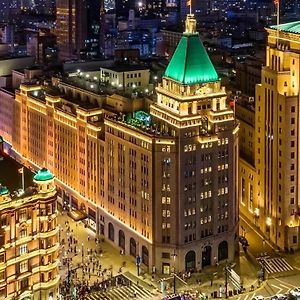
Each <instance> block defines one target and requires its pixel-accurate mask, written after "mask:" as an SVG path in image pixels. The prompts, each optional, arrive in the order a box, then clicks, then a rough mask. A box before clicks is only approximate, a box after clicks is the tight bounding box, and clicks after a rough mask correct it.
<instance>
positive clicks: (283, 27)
mask: <svg viewBox="0 0 300 300" xmlns="http://www.w3.org/2000/svg"><path fill="white" fill-rule="evenodd" d="M270 28H271V29H275V30H277V29H279V30H280V31H285V32H290V33H296V34H300V21H295V22H290V23H285V24H279V25H272V26H270Z"/></svg>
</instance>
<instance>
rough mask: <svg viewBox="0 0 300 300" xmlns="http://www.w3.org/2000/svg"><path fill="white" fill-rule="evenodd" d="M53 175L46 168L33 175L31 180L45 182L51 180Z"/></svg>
mask: <svg viewBox="0 0 300 300" xmlns="http://www.w3.org/2000/svg"><path fill="white" fill-rule="evenodd" d="M53 178H54V176H53V174H52V173H51V172H50V171H49V170H48V169H46V168H43V169H41V170H39V171H38V172H37V174H35V175H34V177H33V179H34V180H35V181H47V180H51V179H53Z"/></svg>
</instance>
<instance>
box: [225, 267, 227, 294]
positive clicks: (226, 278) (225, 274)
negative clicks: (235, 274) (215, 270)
mask: <svg viewBox="0 0 300 300" xmlns="http://www.w3.org/2000/svg"><path fill="white" fill-rule="evenodd" d="M225 298H226V299H227V298H228V266H227V263H226V266H225Z"/></svg>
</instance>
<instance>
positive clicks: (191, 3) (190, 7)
mask: <svg viewBox="0 0 300 300" xmlns="http://www.w3.org/2000/svg"><path fill="white" fill-rule="evenodd" d="M190 1H191V2H190V15H191V14H192V0H190Z"/></svg>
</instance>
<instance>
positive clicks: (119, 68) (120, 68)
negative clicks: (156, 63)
mask: <svg viewBox="0 0 300 300" xmlns="http://www.w3.org/2000/svg"><path fill="white" fill-rule="evenodd" d="M103 69H107V70H112V71H115V72H131V71H139V70H148V69H149V68H148V67H145V66H142V65H138V64H136V65H135V64H115V65H113V66H110V67H107V68H103Z"/></svg>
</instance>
